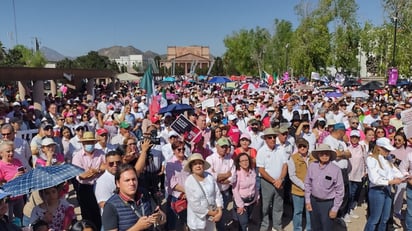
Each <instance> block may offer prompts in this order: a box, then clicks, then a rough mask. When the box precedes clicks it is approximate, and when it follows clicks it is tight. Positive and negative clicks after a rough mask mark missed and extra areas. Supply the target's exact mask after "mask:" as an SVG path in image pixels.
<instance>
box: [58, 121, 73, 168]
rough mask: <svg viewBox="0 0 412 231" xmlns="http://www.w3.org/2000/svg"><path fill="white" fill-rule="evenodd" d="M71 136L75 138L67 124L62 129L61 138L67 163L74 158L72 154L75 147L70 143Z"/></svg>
mask: <svg viewBox="0 0 412 231" xmlns="http://www.w3.org/2000/svg"><path fill="white" fill-rule="evenodd" d="M71 138H73V134H72V131H71V129H70V128H69V127H67V126H63V127H62V128H61V129H60V139H61V141H62V147H63V155H64V160H65V162H66V163H71V162H72V158H73V155H72V154H73V152H74V147H73V145H72V144H71V143H70V139H71Z"/></svg>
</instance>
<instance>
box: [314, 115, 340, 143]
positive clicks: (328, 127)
mask: <svg viewBox="0 0 412 231" xmlns="http://www.w3.org/2000/svg"><path fill="white" fill-rule="evenodd" d="M335 124H336V121H335V120H334V119H328V120H327V121H326V126H325V130H324V131H323V132H322V133H320V134H319V137H318V139H317V144H322V143H323V140H324V139H325V138H326V137H327V136H329V135H330V133H331V132H332V131H333V127H334V126H335Z"/></svg>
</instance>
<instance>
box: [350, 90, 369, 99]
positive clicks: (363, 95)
mask: <svg viewBox="0 0 412 231" xmlns="http://www.w3.org/2000/svg"><path fill="white" fill-rule="evenodd" d="M348 95H350V96H351V97H352V98H369V94H367V93H365V92H363V91H351V92H348Z"/></svg>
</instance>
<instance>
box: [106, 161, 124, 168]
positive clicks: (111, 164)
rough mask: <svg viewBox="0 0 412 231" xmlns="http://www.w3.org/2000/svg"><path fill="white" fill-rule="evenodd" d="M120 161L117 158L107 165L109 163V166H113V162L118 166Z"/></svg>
mask: <svg viewBox="0 0 412 231" xmlns="http://www.w3.org/2000/svg"><path fill="white" fill-rule="evenodd" d="M121 163H122V162H121V161H120V160H118V161H112V162H109V163H108V165H109V167H113V166H114V165H115V164H116V166H119V165H120V164H121Z"/></svg>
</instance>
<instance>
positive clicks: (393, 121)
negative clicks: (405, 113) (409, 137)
mask: <svg viewBox="0 0 412 231" xmlns="http://www.w3.org/2000/svg"><path fill="white" fill-rule="evenodd" d="M402 110H403V108H401V107H399V106H398V107H395V111H394V116H393V117H392V118H390V119H389V124H390V125H392V126H394V127H395V129H396V130H398V129H399V128H401V127H403V123H402V120H401V112H402Z"/></svg>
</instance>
